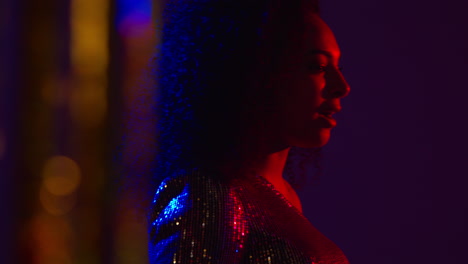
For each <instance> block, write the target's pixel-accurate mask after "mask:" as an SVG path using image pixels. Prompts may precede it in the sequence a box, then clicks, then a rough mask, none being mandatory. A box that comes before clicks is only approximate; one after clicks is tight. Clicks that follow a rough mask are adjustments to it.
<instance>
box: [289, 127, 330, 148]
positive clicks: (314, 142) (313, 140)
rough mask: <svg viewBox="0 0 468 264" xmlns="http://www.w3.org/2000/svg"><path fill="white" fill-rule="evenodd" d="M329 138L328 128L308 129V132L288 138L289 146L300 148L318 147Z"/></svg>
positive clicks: (324, 143)
mask: <svg viewBox="0 0 468 264" xmlns="http://www.w3.org/2000/svg"><path fill="white" fill-rule="evenodd" d="M329 139H330V129H318V130H315V131H309V133H301V134H299V135H296V136H295V137H294V138H290V140H289V142H290V145H291V146H295V147H300V148H319V147H323V146H325V145H326V144H327V143H328V140H329Z"/></svg>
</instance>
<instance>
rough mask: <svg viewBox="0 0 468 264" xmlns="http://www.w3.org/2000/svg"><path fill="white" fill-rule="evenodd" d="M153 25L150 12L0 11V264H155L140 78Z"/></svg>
mask: <svg viewBox="0 0 468 264" xmlns="http://www.w3.org/2000/svg"><path fill="white" fill-rule="evenodd" d="M157 13H158V12H157V4H154V3H151V2H150V1H149V0H145V1H142V0H133V1H132V0H118V1H110V0H60V1H59V0H55V1H53V0H42V1H33V0H6V1H2V3H1V4H0V36H1V40H2V41H1V44H0V176H1V182H0V186H1V187H0V188H1V189H0V195H1V197H0V198H1V203H0V204H1V208H0V210H2V220H1V221H2V223H1V228H2V229H1V230H0V231H2V234H4V237H3V238H2V240H1V242H2V244H1V246H2V251H1V252H0V259H1V260H0V262H1V263H32V264H35V263H40V264H49V263H50V264H52V263H60V264H68V263H86V264H93V263H146V262H147V259H146V240H147V238H146V229H145V228H146V227H145V219H144V215H143V214H142V210H141V208H142V207H144V204H138V205H136V206H135V203H138V202H139V201H140V200H143V199H144V198H143V197H135V193H138V192H137V191H135V189H138V188H140V187H141V186H145V185H147V183H148V181H149V174H150V173H149V172H150V170H151V169H150V167H151V161H152V158H153V155H154V149H155V142H154V134H155V131H154V129H152V127H153V125H152V124H154V118H155V117H154V116H153V115H154V111H152V109H154V101H153V99H154V95H155V92H156V89H155V85H154V84H153V83H152V80H151V78H148V77H144V74H142V73H143V72H145V68H147V67H148V63H149V62H150V58H151V56H152V54H153V53H154V52H155V49H154V48H155V46H156V45H155V43H156V42H155V41H156V39H157V38H156V35H155V33H154V32H155V31H154V27H155V25H154V22H153V21H155V20H154V16H155V15H157ZM137 154H138V155H137ZM122 186H130V187H129V188H126V187H122ZM135 208H136V209H135Z"/></svg>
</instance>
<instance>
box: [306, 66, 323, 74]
mask: <svg viewBox="0 0 468 264" xmlns="http://www.w3.org/2000/svg"><path fill="white" fill-rule="evenodd" d="M309 70H310V71H311V72H313V73H321V72H325V71H326V66H325V65H309Z"/></svg>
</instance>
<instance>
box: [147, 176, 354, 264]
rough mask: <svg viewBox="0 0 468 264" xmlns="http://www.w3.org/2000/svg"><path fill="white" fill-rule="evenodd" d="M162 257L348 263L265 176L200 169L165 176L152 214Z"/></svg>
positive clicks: (155, 247)
mask: <svg viewBox="0 0 468 264" xmlns="http://www.w3.org/2000/svg"><path fill="white" fill-rule="evenodd" d="M150 220H151V225H150V245H149V258H150V263H151V264H156V263H157V264H161V263H184V264H185V263H220V264H230V263H232V264H234V263H259V264H260V263H265V264H270V263H271V264H274V263H278V264H279V263H281V264H287V263H294V264H296V263H297V264H302V263H304V264H305V263H308V264H311V263H317V264H318V263H320V264H332V263H333V264H347V263H349V262H348V261H347V259H346V257H345V256H344V254H343V253H342V251H341V250H340V249H339V248H338V247H337V246H336V245H335V244H334V243H333V242H331V241H330V240H329V239H327V238H326V237H325V236H323V235H322V234H321V233H320V232H319V231H318V230H317V229H316V228H314V227H313V226H312V224H311V223H310V222H309V221H308V220H307V219H306V218H305V217H304V216H303V215H302V213H300V212H299V211H298V210H297V209H296V208H295V207H294V206H292V205H291V203H289V202H288V201H287V200H286V198H285V197H284V196H283V195H281V194H280V193H279V192H278V191H277V190H275V189H274V187H273V185H272V184H270V183H269V182H268V181H267V180H266V179H264V178H262V177H260V176H257V177H252V178H250V179H243V180H239V179H238V180H234V181H231V182H229V183H226V182H222V181H220V180H217V179H216V178H214V177H210V176H209V175H207V174H206V173H203V172H201V171H199V170H193V171H192V172H191V173H187V174H184V175H179V176H177V177H174V178H169V179H166V180H164V181H163V182H162V183H161V185H160V187H159V189H158V190H157V192H156V195H155V199H154V201H153V210H152V212H151V216H150Z"/></svg>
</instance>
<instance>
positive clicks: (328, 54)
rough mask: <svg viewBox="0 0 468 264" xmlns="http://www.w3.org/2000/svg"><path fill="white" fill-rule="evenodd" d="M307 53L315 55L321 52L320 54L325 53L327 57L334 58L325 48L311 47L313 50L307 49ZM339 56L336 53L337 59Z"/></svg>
mask: <svg viewBox="0 0 468 264" xmlns="http://www.w3.org/2000/svg"><path fill="white" fill-rule="evenodd" d="M307 54H308V55H316V54H322V55H325V56H327V57H328V58H329V59H334V58H335V56H333V54H332V53H331V52H329V51H326V50H321V49H313V50H309V52H308V53H307ZM339 57H340V56H339V54H338V56H337V57H336V59H338V58H339Z"/></svg>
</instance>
